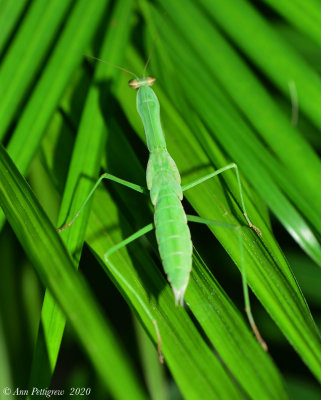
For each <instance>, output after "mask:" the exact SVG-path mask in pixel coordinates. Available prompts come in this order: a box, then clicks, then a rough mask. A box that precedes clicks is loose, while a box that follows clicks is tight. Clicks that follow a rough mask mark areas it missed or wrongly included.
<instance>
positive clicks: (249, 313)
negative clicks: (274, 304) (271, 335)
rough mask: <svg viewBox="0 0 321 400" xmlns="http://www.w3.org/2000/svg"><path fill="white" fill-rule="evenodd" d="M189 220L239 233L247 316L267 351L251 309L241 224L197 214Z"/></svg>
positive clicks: (188, 218) (256, 335) (257, 337)
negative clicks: (215, 219)
mask: <svg viewBox="0 0 321 400" xmlns="http://www.w3.org/2000/svg"><path fill="white" fill-rule="evenodd" d="M187 221H189V222H197V223H200V224H205V225H213V226H220V227H222V228H227V229H232V230H234V231H236V232H237V233H238V237H239V244H240V254H241V275H242V286H243V297H244V303H245V312H246V315H247V318H248V320H249V323H250V326H251V329H252V331H253V333H254V335H255V337H256V339H257V341H258V342H259V343H260V345H261V347H262V348H263V349H264V350H265V351H267V350H268V346H267V344H266V343H265V341H264V339H263V338H262V336H261V334H260V332H259V330H258V328H257V326H256V323H255V321H254V317H253V314H252V310H251V303H250V296H249V289H248V285H247V277H246V268H245V262H244V248H243V239H242V236H241V231H240V228H241V226H240V225H230V224H225V223H223V222H218V221H213V220H211V219H206V218H201V217H197V216H196V215H187Z"/></svg>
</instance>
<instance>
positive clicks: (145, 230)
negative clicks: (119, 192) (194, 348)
mask: <svg viewBox="0 0 321 400" xmlns="http://www.w3.org/2000/svg"><path fill="white" fill-rule="evenodd" d="M153 229H154V224H148V225H146V226H145V227H144V228H141V229H139V230H138V231H137V232H135V233H134V234H132V235H131V236H129V237H128V238H127V239H124V240H123V241H121V242H120V243H118V244H116V245H115V246H113V247H111V248H110V249H109V250H107V251H106V253H105V254H104V260H105V262H106V264H107V265H108V267H109V268H110V270H111V271H112V273H113V275H114V276H116V277H117V279H118V280H119V281H121V282H122V283H123V285H124V286H125V287H126V289H127V290H128V291H129V292H131V293H132V295H133V296H134V297H135V299H136V300H137V302H138V303H139V304H140V306H141V307H142V309H143V310H144V312H145V313H146V315H147V317H148V318H149V319H150V321H151V322H152V324H153V325H154V328H155V333H156V339H157V350H158V359H159V361H160V362H161V363H163V362H164V357H163V354H162V339H161V336H160V333H159V329H158V325H157V321H156V320H155V318H154V317H153V316H152V314H151V312H150V311H149V309H148V308H147V306H146V304H145V303H144V301H143V300H142V298H141V297H140V296H139V295H138V294H137V292H136V291H135V289H134V288H133V287H132V286H131V284H130V283H129V282H128V281H127V280H126V279H125V278H124V276H123V275H122V274H121V273H120V272H119V271H118V269H117V268H116V267H115V265H114V264H113V263H112V262H111V261H110V259H109V257H110V256H111V254H113V253H115V251H118V250H120V249H121V248H123V247H125V246H127V245H128V244H129V243H131V242H133V241H134V240H136V239H138V238H139V237H141V236H143V235H145V234H146V233H148V232H150V231H152V230H153Z"/></svg>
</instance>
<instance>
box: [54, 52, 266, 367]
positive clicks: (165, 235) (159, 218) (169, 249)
mask: <svg viewBox="0 0 321 400" xmlns="http://www.w3.org/2000/svg"><path fill="white" fill-rule="evenodd" d="M91 58H94V59H96V60H99V61H102V62H104V63H107V64H109V65H112V66H114V67H116V68H119V69H121V70H123V71H125V72H128V73H130V74H132V75H133V76H134V77H135V79H132V80H130V81H129V83H128V85H129V87H131V88H133V89H135V90H137V97H136V104H137V111H138V113H139V115H140V117H141V119H142V122H143V126H144V130H145V135H146V141H147V147H148V151H149V160H148V165H147V171H146V181H147V189H148V191H149V194H150V199H151V202H152V204H153V206H154V210H155V213H154V223H150V224H148V225H147V226H145V227H143V228H141V229H139V230H138V231H137V232H136V233H134V234H132V235H131V236H129V237H128V238H127V239H125V240H123V241H122V242H120V243H118V244H117V245H115V246H113V247H112V248H110V249H109V250H107V251H106V253H105V254H104V260H105V262H106V264H107V265H108V266H109V267H110V268H111V269H112V271H113V272H114V274H115V275H116V276H117V277H118V278H119V279H120V280H121V281H122V282H123V283H124V285H125V286H126V287H127V288H128V290H130V291H131V292H132V293H133V294H134V296H135V297H136V298H137V300H138V301H139V303H140V304H141V306H142V307H143V309H144V310H145V312H146V314H147V315H148V317H149V318H150V320H151V322H152V323H153V324H154V327H155V330H156V336H157V341H158V352H159V358H160V360H161V361H162V359H163V357H162V353H161V336H160V332H159V329H158V325H157V322H156V320H155V319H154V318H153V316H152V315H151V313H150V311H149V310H148V309H147V307H146V305H145V304H144V302H143V301H142V300H141V299H140V298H139V296H138V294H137V293H136V292H135V290H134V289H133V288H132V286H131V285H130V283H129V282H127V280H126V279H125V278H124V277H123V276H122V275H121V274H120V273H119V271H118V270H117V268H116V267H115V266H114V265H113V263H112V262H111V261H110V256H111V255H112V254H113V253H114V252H115V251H117V250H119V249H121V248H123V247H125V246H127V245H128V244H129V243H131V242H133V241H134V240H136V239H137V238H139V237H141V236H143V235H145V234H146V233H148V232H150V231H152V230H153V229H155V232H156V239H157V244H158V249H159V254H160V257H161V260H162V265H163V268H164V270H165V273H166V275H167V279H168V281H169V283H170V285H171V288H172V290H173V294H174V298H175V304H176V305H181V306H183V304H184V295H185V291H186V288H187V286H188V282H189V277H190V272H191V269H192V250H193V244H192V240H191V234H190V230H189V227H188V222H197V223H202V224H206V225H217V226H223V227H226V228H229V229H233V230H236V231H238V230H239V227H238V226H233V225H228V224H223V223H219V222H217V221H212V220H208V219H204V218H201V217H198V216H194V215H186V214H185V211H184V208H183V206H182V199H183V193H184V192H185V191H187V190H189V189H191V188H193V187H195V186H196V185H199V184H201V183H203V182H205V181H207V180H209V179H211V178H213V177H215V176H217V175H219V174H221V173H223V172H224V171H228V170H231V169H234V170H235V172H236V178H237V182H238V189H239V195H240V199H241V208H242V212H243V215H244V217H245V220H246V222H247V224H248V225H249V227H250V228H252V229H253V230H255V231H256V232H257V233H258V234H259V235H261V232H260V230H259V229H258V228H257V227H256V226H254V225H253V224H252V222H251V221H250V219H249V217H248V215H247V212H246V208H245V203H244V198H243V192H242V185H241V180H240V174H239V170H238V167H237V165H236V164H235V163H231V164H228V165H226V166H224V167H222V168H220V169H218V170H216V171H215V172H212V173H210V174H208V175H205V176H203V177H202V178H199V179H197V180H194V181H193V182H190V183H188V184H186V185H183V186H182V185H181V177H180V174H179V171H178V168H177V166H176V164H175V162H174V160H173V159H172V157H171V156H170V154H169V153H168V151H167V148H166V141H165V136H164V132H163V130H162V126H161V120H160V105H159V101H158V99H157V96H156V94H155V92H154V91H153V89H152V88H151V86H152V85H153V84H154V83H155V81H156V79H155V78H153V77H145V71H146V67H147V64H148V61H149V60H148V61H147V63H146V65H145V69H144V74H143V76H144V77H143V78H138V77H137V76H136V75H135V74H133V73H132V72H130V71H127V70H125V69H124V68H121V67H118V66H116V65H113V64H110V63H108V62H105V61H103V60H100V59H98V58H96V57H91ZM104 179H108V180H111V181H114V182H117V183H119V184H121V185H124V186H126V187H128V188H130V189H133V190H135V191H137V192H139V193H143V194H145V193H146V192H147V193H148V191H147V190H146V188H144V187H142V186H139V185H136V184H133V183H131V182H128V181H125V180H123V179H120V178H118V177H116V176H114V175H111V174H109V173H104V174H103V175H101V176H100V178H99V179H98V181H97V182H96V183H95V185H94V187H93V188H92V190H91V191H90V193H89V195H88V196H87V198H86V200H85V201H84V203H83V204H82V206H81V207H80V209H79V210H78V212H77V214H76V215H75V216H74V217H73V218H72V220H71V221H70V222H68V223H67V224H66V225H64V226H62V227H61V228H59V229H58V231H62V230H64V229H66V228H67V227H69V226H70V225H71V224H72V223H73V222H74V220H75V219H76V218H77V217H78V215H79V213H80V212H81V210H82V209H83V208H84V207H85V205H86V203H87V202H88V200H89V199H90V198H91V196H92V195H93V194H94V192H95V190H96V189H97V187H98V186H99V184H100V183H101V182H102V180H104ZM239 238H240V247H241V248H240V250H241V251H242V252H243V249H242V238H241V236H240V233H239ZM242 263H243V264H244V259H243V258H242ZM242 280H243V292H244V299H245V311H246V314H247V317H248V320H249V323H250V326H251V328H252V331H253V333H254V334H255V337H256V338H257V340H258V342H259V343H260V345H261V346H262V348H263V349H264V350H267V345H266V343H265V341H264V340H263V338H262V337H261V335H260V333H259V331H258V329H257V326H256V324H255V321H254V318H253V315H252V312H251V307H250V301H249V292H248V287H247V280H246V274H245V267H244V265H242Z"/></svg>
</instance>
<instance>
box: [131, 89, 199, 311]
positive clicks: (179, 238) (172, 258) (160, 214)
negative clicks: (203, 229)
mask: <svg viewBox="0 0 321 400" xmlns="http://www.w3.org/2000/svg"><path fill="white" fill-rule="evenodd" d="M137 110H138V113H139V115H140V116H141V118H142V121H143V124H144V129H145V134H146V139H147V146H148V150H149V152H150V156H149V161H148V166H147V173H146V179H147V187H148V189H149V190H150V197H151V201H152V203H153V205H154V207H155V214H154V223H155V230H156V238H157V243H158V248H159V253H160V256H161V259H162V264H163V267H164V270H165V272H166V274H167V278H168V280H169V282H170V284H171V286H172V289H173V292H174V296H175V301H176V304H177V303H180V304H183V300H184V293H185V290H186V287H187V284H188V280H189V275H190V272H191V269H192V249H193V245H192V241H191V234H190V231H189V228H188V225H187V219H186V214H185V211H184V209H183V206H182V203H181V201H182V199H183V191H182V188H181V177H180V174H179V171H178V169H177V167H176V164H175V162H174V160H173V159H172V158H171V156H170V155H169V153H168V151H167V148H166V142H165V137H164V133H163V130H162V126H161V122H160V107H159V102H158V99H157V97H156V95H155V93H154V91H153V90H152V89H151V88H150V87H148V86H141V87H140V88H139V89H138V93H137Z"/></svg>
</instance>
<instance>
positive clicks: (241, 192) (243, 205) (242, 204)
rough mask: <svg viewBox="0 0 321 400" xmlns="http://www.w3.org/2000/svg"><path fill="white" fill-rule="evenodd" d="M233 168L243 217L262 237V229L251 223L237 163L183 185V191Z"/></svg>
mask: <svg viewBox="0 0 321 400" xmlns="http://www.w3.org/2000/svg"><path fill="white" fill-rule="evenodd" d="M232 168H234V169H235V173H236V179H237V184H238V187H239V193H240V198H241V207H242V211H243V215H244V217H245V219H246V222H247V223H248V225H249V227H250V228H252V229H254V230H255V232H257V233H258V234H259V235H260V236H262V233H261V231H260V229H259V228H257V227H256V226H255V225H253V224H252V222H251V221H250V219H249V217H248V215H247V212H246V208H245V203H244V198H243V190H242V185H241V179H240V173H239V169H238V166H237V165H236V164H235V163H231V164H228V165H226V166H225V167H223V168H220V169H218V170H217V171H214V172H212V173H211V174H208V175H205V176H203V177H202V178H199V179H196V180H195V181H192V182H190V183H188V184H187V185H183V186H182V190H183V192H185V191H186V190H188V189H191V188H192V187H194V186H197V185H199V184H200V183H203V182H205V181H207V180H208V179H211V178H213V177H214V176H217V175H219V174H221V173H222V172H224V171H228V170H229V169H232Z"/></svg>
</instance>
